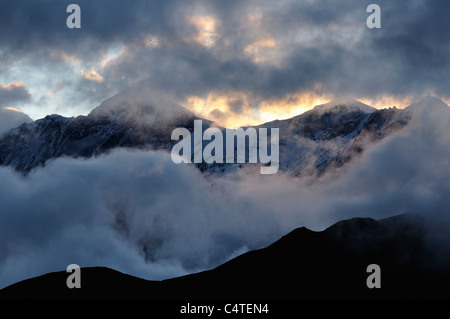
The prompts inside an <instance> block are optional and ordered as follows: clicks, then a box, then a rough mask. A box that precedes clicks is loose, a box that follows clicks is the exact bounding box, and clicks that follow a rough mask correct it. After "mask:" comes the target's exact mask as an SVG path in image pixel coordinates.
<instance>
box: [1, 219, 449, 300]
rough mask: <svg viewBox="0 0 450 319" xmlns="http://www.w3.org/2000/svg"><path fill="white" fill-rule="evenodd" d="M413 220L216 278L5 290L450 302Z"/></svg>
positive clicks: (298, 249) (312, 240)
mask: <svg viewBox="0 0 450 319" xmlns="http://www.w3.org/2000/svg"><path fill="white" fill-rule="evenodd" d="M427 232H428V226H427V223H426V222H425V220H423V219H421V218H419V217H417V216H414V215H400V216H396V217H391V218H387V219H383V220H380V221H375V220H373V219H370V218H354V219H350V220H345V221H341V222H338V223H336V224H334V225H333V226H331V227H329V228H328V229H326V230H324V231H321V232H314V231H311V230H308V229H306V228H298V229H295V230H294V231H292V232H291V233H289V234H287V235H285V236H283V237H282V238H281V239H279V240H278V241H276V242H275V243H273V244H272V245H270V246H268V247H266V248H263V249H259V250H255V251H250V252H248V253H245V254H243V255H241V256H239V257H236V258H234V259H232V260H230V261H229V262H227V263H225V264H223V265H221V266H219V267H217V268H215V269H213V270H209V271H204V272H201V273H196V274H191V275H187V276H183V277H178V278H173V279H168V280H164V281H147V280H144V279H139V278H136V277H133V276H129V275H125V274H122V273H120V272H117V271H115V270H112V269H108V268H102V267H94V268H83V269H81V288H80V289H69V288H67V287H66V279H67V277H68V276H69V274H68V273H66V272H64V271H62V272H56V273H50V274H46V275H43V276H40V277H37V278H32V279H29V280H25V281H22V282H19V283H16V284H14V285H11V286H9V287H6V288H4V289H3V290H0V298H139V299H141V298H144V299H147V298H149V299H187V298H189V299H197V298H198V299H205V298H206V299H222V298H228V299H229V298H232V299H239V298H261V299H279V298H287V299H300V298H301V299H304V298H307V299H310V298H312V299H316V298H333V299H344V298H450V292H449V290H448V285H449V284H450V270H449V269H448V267H440V265H439V264H438V263H437V262H436V260H438V259H439V260H442V259H443V257H444V256H437V255H436V254H437V253H438V252H437V251H434V250H432V249H431V248H429V247H431V246H428V244H427V243H426V241H425V239H424V238H426V236H427ZM369 264H377V265H379V266H380V268H381V288H379V289H377V288H373V289H369V288H368V287H367V285H366V280H367V277H368V276H369V275H370V273H367V271H366V270H367V266H368V265H369Z"/></svg>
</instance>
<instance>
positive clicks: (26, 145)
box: [0, 91, 450, 177]
mask: <svg viewBox="0 0 450 319" xmlns="http://www.w3.org/2000/svg"><path fill="white" fill-rule="evenodd" d="M134 96H135V92H133V91H125V92H122V93H119V94H117V95H116V96H114V97H112V98H110V99H108V100H106V101H104V102H103V103H102V104H101V105H100V106H98V107H97V108H95V109H94V110H93V111H92V112H91V113H90V114H88V115H87V116H78V117H75V118H66V117H62V116H60V115H48V116H46V117H45V118H43V119H39V120H36V121H32V122H25V123H23V124H22V125H20V126H18V127H15V128H13V129H10V130H8V131H6V132H4V133H3V134H2V135H0V165H3V166H10V167H13V168H14V169H15V170H17V171H19V172H21V173H24V174H26V173H28V172H30V171H31V170H33V169H34V168H36V167H39V166H43V165H45V163H47V162H48V161H49V160H51V159H56V158H58V157H62V156H70V157H84V158H89V157H92V156H97V155H100V154H104V153H107V152H109V151H111V150H112V149H115V148H118V147H124V148H139V149H153V150H166V151H170V150H171V149H172V147H173V145H174V144H175V141H172V140H171V138H170V137H171V132H172V131H173V129H175V128H177V127H184V128H187V129H188V130H189V131H191V132H192V131H193V124H194V119H199V118H198V117H197V116H195V115H194V114H193V113H192V112H190V111H188V110H187V109H185V108H183V107H182V106H179V105H177V104H174V103H170V102H167V101H162V100H153V101H152V100H148V99H147V100H144V99H141V100H139V99H138V100H137V99H136V98H135V97H134ZM132 97H133V98H132ZM130 100H133V103H130V102H129V101H130ZM429 105H438V107H437V108H441V109H444V108H443V106H447V105H446V104H445V103H444V102H442V101H441V100H439V99H437V98H434V97H430V96H429V97H426V98H424V99H423V100H421V101H420V102H419V103H415V104H413V105H411V106H410V107H407V108H405V109H397V108H395V107H394V108H389V109H380V110H377V109H375V108H372V107H370V106H368V105H365V104H363V103H361V102H358V101H356V100H352V99H346V100H335V101H331V102H329V103H327V104H323V105H317V106H316V107H314V108H313V109H312V110H310V111H307V112H305V113H303V114H301V115H298V116H296V117H293V118H290V119H287V120H276V121H273V122H269V123H264V124H261V125H259V126H256V128H259V127H266V128H275V127H276V128H279V130H280V141H279V143H280V150H279V152H280V167H279V170H281V171H284V172H286V173H287V174H289V175H291V176H299V177H301V176H320V175H322V174H324V173H325V172H327V171H330V170H333V169H335V168H339V167H341V166H343V165H345V164H346V163H349V162H350V161H351V160H352V159H353V158H355V157H358V155H359V154H361V153H362V152H363V151H364V150H365V149H367V148H368V147H370V146H371V145H374V144H375V143H376V142H378V141H380V140H382V139H384V138H385V137H386V136H388V135H390V134H392V133H394V132H396V131H399V130H401V129H402V128H403V127H405V126H406V125H407V124H408V123H409V122H410V120H411V117H412V114H414V113H417V112H418V110H421V109H427V107H428V106H429ZM448 110H450V109H449V108H448V106H447V107H446V108H445V111H448ZM213 125H214V123H212V122H211V121H208V120H204V119H203V130H205V129H207V128H208V127H211V126H213ZM221 129H222V130H224V129H223V128H221ZM192 156H193V154H192ZM195 165H197V166H198V168H199V169H200V170H201V171H203V172H207V173H211V174H222V173H227V172H229V171H234V170H235V169H236V168H241V167H242V166H250V165H242V164H221V163H212V164H207V163H200V164H195Z"/></svg>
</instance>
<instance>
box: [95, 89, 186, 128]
mask: <svg viewBox="0 0 450 319" xmlns="http://www.w3.org/2000/svg"><path fill="white" fill-rule="evenodd" d="M193 116H194V115H193V114H192V113H191V112H190V111H188V110H187V109H185V108H184V107H182V106H181V105H179V104H176V103H173V102H171V101H170V99H167V98H164V97H162V96H161V94H154V92H152V90H150V89H146V90H142V89H140V88H130V89H126V90H124V91H122V92H120V93H118V94H116V95H114V96H113V97H111V98H109V99H107V100H105V101H103V102H102V103H101V104H100V105H99V106H97V107H96V108H95V109H94V110H92V111H91V113H90V114H89V115H88V118H92V119H95V120H104V119H107V120H112V121H114V122H117V123H132V124H134V125H138V126H148V125H151V126H153V125H161V124H164V125H166V124H169V123H176V122H179V121H180V120H182V121H183V120H185V119H191V118H193Z"/></svg>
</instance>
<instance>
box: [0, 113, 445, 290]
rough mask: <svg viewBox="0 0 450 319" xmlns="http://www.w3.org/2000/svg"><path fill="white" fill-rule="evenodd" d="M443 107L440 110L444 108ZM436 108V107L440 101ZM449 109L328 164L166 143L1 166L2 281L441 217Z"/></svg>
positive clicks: (130, 269)
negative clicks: (303, 170) (231, 155)
mask: <svg viewBox="0 0 450 319" xmlns="http://www.w3.org/2000/svg"><path fill="white" fill-rule="evenodd" d="M447 113H448V112H445V114H447ZM443 114H444V113H443ZM449 123H450V121H449V118H448V116H442V114H441V116H439V117H433V118H432V119H431V118H430V116H427V115H426V114H422V116H416V117H415V120H413V122H412V123H410V124H409V125H408V126H407V127H406V128H404V129H402V130H401V131H399V132H397V133H395V135H392V136H390V137H388V138H386V139H384V140H383V141H382V142H380V143H378V144H377V145H375V146H373V147H372V148H371V149H370V150H368V151H366V152H365V153H364V154H363V156H362V157H361V158H359V159H357V160H356V161H355V162H354V163H352V164H351V165H350V166H347V167H346V168H344V169H342V170H340V171H339V172H338V173H335V175H328V176H324V177H322V178H321V179H319V180H317V181H316V182H315V183H313V184H310V183H305V182H304V181H302V180H301V179H298V178H289V177H287V176H285V175H283V174H282V173H281V172H279V173H277V174H276V175H260V174H258V173H257V172H256V173H255V174H254V175H253V174H248V173H247V174H243V173H237V174H236V175H229V176H226V177H205V176H204V175H202V174H201V173H200V172H199V171H198V170H197V169H196V168H195V167H194V166H192V165H187V164H180V165H177V164H174V163H173V162H172V161H171V159H170V154H168V153H166V152H153V151H147V152H144V151H131V150H124V149H119V150H116V151H114V152H112V153H110V154H109V155H105V156H101V157H97V158H94V159H88V160H81V159H72V158H61V159H57V160H54V161H51V162H49V163H48V165H47V166H46V167H44V168H40V169H36V170H34V171H33V172H31V173H30V174H29V175H28V176H27V177H23V176H21V175H18V174H17V173H15V172H13V171H12V170H11V169H9V168H5V167H1V168H0V181H1V182H0V269H1V272H0V287H4V286H6V285H9V284H12V283H14V282H17V281H19V280H23V279H25V278H29V277H32V276H37V275H41V274H43V273H47V272H51V271H59V270H64V269H65V268H66V267H67V265H69V264H72V263H76V264H79V265H80V266H82V267H84V266H107V267H112V268H115V269H117V270H119V271H122V272H125V273H129V274H132V275H136V276H141V277H144V278H146V279H163V278H169V277H173V276H177V275H181V274H185V273H188V272H193V271H198V270H202V269H206V268H211V267H214V266H216V265H218V264H220V263H222V262H224V261H225V260H227V259H229V258H231V257H233V256H236V255H237V254H240V253H242V252H245V251H246V250H249V249H256V248H261V247H264V246H266V245H268V244H270V243H271V242H273V241H275V240H277V239H278V238H279V237H281V236H282V235H284V234H286V233H287V232H289V231H290V230H292V229H294V228H297V227H300V226H306V227H309V228H311V229H313V230H322V229H324V228H326V227H327V226H329V225H331V224H332V223H334V222H336V221H339V220H341V219H344V218H351V217H356V216H359V217H372V218H376V219H378V218H384V217H388V216H392V215H397V214H402V213H416V214H420V215H423V216H428V217H430V218H432V219H433V220H439V221H440V222H447V221H449V220H450V219H449V216H450V215H449V207H450V198H449V196H448V194H449V193H450V182H449V181H450V164H449V160H448V159H449V158H450V148H449V147H448V146H449V145H450V140H449V138H448V134H447V132H448V129H449Z"/></svg>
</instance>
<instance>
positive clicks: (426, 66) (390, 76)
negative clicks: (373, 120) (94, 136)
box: [0, 0, 450, 105]
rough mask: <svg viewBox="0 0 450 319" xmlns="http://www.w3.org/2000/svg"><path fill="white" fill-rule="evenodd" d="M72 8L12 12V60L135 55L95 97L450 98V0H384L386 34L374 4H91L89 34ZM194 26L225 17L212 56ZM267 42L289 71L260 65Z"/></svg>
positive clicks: (3, 10) (1, 18) (61, 4)
mask: <svg viewBox="0 0 450 319" xmlns="http://www.w3.org/2000/svg"><path fill="white" fill-rule="evenodd" d="M71 2H72V1H56V0H54V1H50V0H49V1H39V2H37V1H14V2H11V1H9V2H2V4H1V7H0V30H2V31H1V32H0V43H1V46H2V50H1V58H2V60H3V61H7V62H8V63H10V62H11V61H15V59H19V58H20V57H21V56H26V55H30V54H33V55H36V54H37V52H44V53H43V54H42V55H41V56H39V59H38V60H41V61H46V62H48V63H56V62H57V59H56V60H55V54H50V55H49V54H47V52H48V51H49V50H50V51H51V52H54V51H55V50H56V51H58V52H59V51H62V52H65V53H66V54H70V55H73V56H75V57H77V58H78V59H80V61H82V63H84V62H86V61H92V62H95V61H97V63H98V62H99V57H100V56H101V55H102V54H104V53H105V52H107V50H108V48H110V47H111V46H112V45H114V44H117V43H120V44H123V45H125V47H126V48H127V52H126V54H123V55H122V56H120V57H119V58H118V59H117V60H116V61H115V62H114V63H112V64H111V65H109V66H108V67H106V68H105V69H104V70H102V75H103V76H104V77H105V78H106V79H107V80H106V82H107V84H105V86H98V87H96V91H95V92H96V93H95V95H96V96H101V95H102V94H106V93H111V92H114V91H117V90H119V89H121V88H123V87H124V86H126V85H132V84H133V83H136V82H139V81H141V80H148V81H149V83H150V84H151V85H152V86H153V87H156V88H159V89H162V90H164V91H168V92H172V93H174V94H176V95H178V96H179V97H184V96H185V95H199V96H204V95H206V94H208V92H211V91H218V92H222V93H223V94H226V93H227V92H229V91H241V92H244V93H247V94H248V95H250V96H252V97H253V100H252V101H251V102H253V103H250V104H251V105H257V104H258V102H259V101H260V100H264V99H267V98H282V97H283V96H286V95H287V94H292V93H296V92H299V91H300V92H301V91H311V90H313V89H314V88H315V87H316V85H317V84H319V85H320V88H321V91H320V92H317V93H325V94H330V93H331V94H335V95H340V94H350V95H353V96H354V97H356V98H358V97H376V96H380V95H386V94H389V95H403V96H405V95H418V96H420V95H423V94H425V93H428V92H434V93H435V94H438V95H440V96H441V97H447V98H448V97H449V96H450V93H449V92H448V87H449V85H450V82H449V81H450V80H449V77H448V76H447V73H448V72H447V70H449V69H450V62H449V59H448V54H449V50H450V49H449V48H450V39H449V34H450V32H449V30H450V22H449V19H448V18H447V16H446V15H447V13H448V12H449V10H450V3H449V2H448V1H445V0H442V1H440V0H433V1H425V0H415V1H410V2H408V3H405V2H403V1H384V0H380V1H377V3H378V4H379V5H380V7H381V25H382V28H381V29H368V28H367V26H366V19H367V17H368V15H369V14H368V13H366V7H367V5H368V4H370V3H372V2H373V1H356V0H345V1H339V2H336V1H328V0H317V1H308V2H303V1H302V2H301V1H284V2H280V3H274V2H273V1H252V0H242V1H226V2H224V1H203V0H197V1H179V0H173V1H131V2H125V1H113V0H108V1H83V0H81V1H78V2H77V4H79V5H80V7H81V12H82V18H81V20H82V28H81V29H78V30H76V29H72V30H70V29H68V28H67V27H66V25H65V24H66V18H67V16H68V13H66V11H65V10H66V7H67V5H68V4H69V3H71ZM193 16H212V17H214V21H215V23H216V25H215V28H216V30H215V34H214V36H215V40H214V41H215V42H214V44H213V45H212V46H210V47H205V46H204V45H202V44H201V43H198V42H196V41H193V38H194V37H195V36H196V34H197V32H199V30H198V29H197V27H196V26H195V25H193V24H192V23H190V22H191V20H190V19H191V18H192V17H193ZM252 16H253V17H256V18H255V19H257V20H258V22H257V25H255V22H254V21H251V19H252V18H251V17H252ZM148 35H154V36H156V37H157V39H158V43H159V45H158V46H157V47H155V48H153V49H151V50H150V49H149V48H147V47H145V46H144V45H143V41H144V39H145V37H147V36H148ZM268 37H271V38H272V39H273V40H274V43H275V45H274V48H273V51H274V52H275V53H274V55H275V56H277V55H278V56H279V59H280V61H278V62H277V63H270V62H267V61H262V62H261V61H259V62H255V59H254V56H251V55H249V54H248V52H246V49H248V46H249V45H252V44H254V43H255V42H257V41H258V40H261V39H263V38H268ZM259 55H260V57H262V58H265V57H267V54H266V53H265V52H263V53H259ZM52 56H53V60H51V59H50V58H51V57H52ZM60 62H61V61H60ZM5 67H6V66H5V65H3V66H2V68H5ZM83 86H84V84H82V83H79V85H78V86H75V87H79V88H81V87H83ZM88 93H89V92H88ZM88 93H86V94H88ZM105 98H106V96H105Z"/></svg>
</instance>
